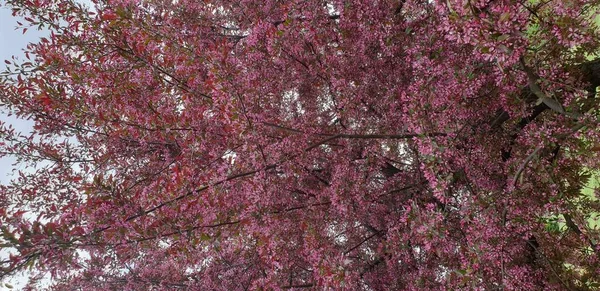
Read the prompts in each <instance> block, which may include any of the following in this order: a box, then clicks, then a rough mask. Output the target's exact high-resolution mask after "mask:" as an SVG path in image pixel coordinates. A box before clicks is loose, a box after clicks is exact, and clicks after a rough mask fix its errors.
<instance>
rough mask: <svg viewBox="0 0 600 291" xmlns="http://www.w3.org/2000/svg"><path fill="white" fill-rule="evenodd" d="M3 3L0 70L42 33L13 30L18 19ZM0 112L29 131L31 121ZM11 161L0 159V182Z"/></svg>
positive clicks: (4, 118)
mask: <svg viewBox="0 0 600 291" xmlns="http://www.w3.org/2000/svg"><path fill="white" fill-rule="evenodd" d="M4 4H5V3H4V1H3V0H0V71H2V70H4V67H3V66H4V60H6V59H11V58H12V57H13V56H15V57H16V58H19V59H22V58H23V57H24V56H23V48H25V47H26V46H27V44H28V43H30V42H35V41H37V40H38V39H39V38H40V37H41V36H43V35H44V32H40V31H37V30H35V29H31V30H29V31H27V33H26V34H23V33H22V31H21V30H15V27H16V26H17V20H18V19H17V18H15V17H13V16H12V12H11V10H10V9H9V8H8V7H5V6H4ZM0 112H1V113H0V120H1V121H3V122H6V123H10V124H12V125H13V127H14V128H15V129H16V130H17V131H21V132H24V133H29V131H30V130H31V126H32V123H31V122H29V121H26V120H19V119H16V118H14V116H11V117H9V116H7V115H6V114H5V112H6V109H5V108H0ZM13 162H14V159H12V158H2V159H0V183H3V184H5V183H7V182H8V178H9V177H8V176H9V175H10V172H11V169H12V163H13Z"/></svg>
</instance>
